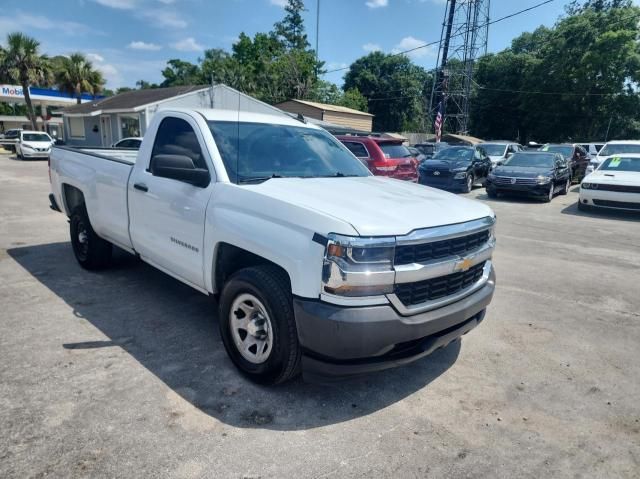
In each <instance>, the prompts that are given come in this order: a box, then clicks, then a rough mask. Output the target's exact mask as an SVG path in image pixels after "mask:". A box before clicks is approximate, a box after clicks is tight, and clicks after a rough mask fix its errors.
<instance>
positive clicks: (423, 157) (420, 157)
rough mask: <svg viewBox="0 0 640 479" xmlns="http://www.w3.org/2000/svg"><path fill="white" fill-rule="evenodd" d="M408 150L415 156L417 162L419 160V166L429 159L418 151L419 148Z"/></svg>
mask: <svg viewBox="0 0 640 479" xmlns="http://www.w3.org/2000/svg"><path fill="white" fill-rule="evenodd" d="M407 149H408V150H409V152H410V153H411V154H412V155H413V157H414V158H415V159H416V160H418V164H420V163H421V162H423V161H424V160H426V159H427V157H426V155H424V154H423V153H422V152H420V150H418V149H417V148H415V147H413V146H407Z"/></svg>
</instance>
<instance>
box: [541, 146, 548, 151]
mask: <svg viewBox="0 0 640 479" xmlns="http://www.w3.org/2000/svg"><path fill="white" fill-rule="evenodd" d="M540 151H549V145H544V146H543V147H542V148H540Z"/></svg>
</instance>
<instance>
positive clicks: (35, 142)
mask: <svg viewBox="0 0 640 479" xmlns="http://www.w3.org/2000/svg"><path fill="white" fill-rule="evenodd" d="M51 145H53V140H52V139H51V137H50V136H49V135H48V134H46V133H44V132H42V131H28V130H22V131H21V132H20V133H19V134H18V139H17V141H16V156H17V157H18V159H20V160H24V159H26V158H49V155H50V154H51Z"/></svg>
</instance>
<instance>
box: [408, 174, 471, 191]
mask: <svg viewBox="0 0 640 479" xmlns="http://www.w3.org/2000/svg"><path fill="white" fill-rule="evenodd" d="M419 183H420V184H421V185H425V186H430V187H431V188H438V189H441V190H456V191H457V190H463V189H464V188H465V186H466V185H467V178H466V177H464V178H459V179H454V177H453V173H452V174H451V175H450V176H447V177H445V178H442V179H441V178H438V177H435V176H432V175H428V174H425V173H421V174H420V179H419Z"/></svg>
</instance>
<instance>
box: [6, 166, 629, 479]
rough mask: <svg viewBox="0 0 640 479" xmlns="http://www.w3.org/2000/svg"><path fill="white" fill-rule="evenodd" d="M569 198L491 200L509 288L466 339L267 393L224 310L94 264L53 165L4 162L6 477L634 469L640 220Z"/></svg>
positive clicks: (168, 285) (169, 286) (606, 472)
mask: <svg viewBox="0 0 640 479" xmlns="http://www.w3.org/2000/svg"><path fill="white" fill-rule="evenodd" d="M575 190H576V188H574V191H572V192H571V193H570V194H569V195H568V196H559V197H557V198H556V199H554V201H553V202H552V203H550V204H542V203H538V202H535V201H527V200H508V199H501V200H497V201H491V206H492V207H493V208H494V209H495V211H496V213H497V215H498V228H497V230H498V231H497V234H498V242H499V244H498V248H497V251H496V253H495V257H494V259H495V264H496V268H497V273H498V288H497V291H496V295H495V298H494V301H493V303H492V305H491V306H490V308H489V311H488V314H487V318H486V320H485V321H484V322H483V323H482V324H481V326H480V327H478V328H477V329H476V330H474V331H472V332H471V333H470V334H469V335H467V336H465V337H464V339H463V340H462V342H456V343H454V344H452V345H450V346H449V347H448V348H446V349H444V350H440V351H438V352H436V353H435V354H433V355H431V356H429V357H427V358H424V359H422V360H420V361H417V362H415V363H413V364H411V365H409V366H406V367H403V368H400V369H395V370H391V371H386V372H383V373H378V374H374V375H370V376H367V377H364V378H360V379H358V380H349V381H344V382H340V383H337V384H333V385H330V386H327V385H324V386H323V385H313V384H305V383H303V382H302V381H299V380H298V381H295V382H292V383H290V384H287V385H284V386H281V387H277V388H272V389H268V388H262V387H258V386H255V385H253V384H251V383H249V382H247V381H246V380H244V379H243V378H241V377H240V376H239V374H238V373H237V372H236V371H235V370H234V368H233V366H232V365H231V363H230V361H229V360H228V359H227V357H226V354H225V352H224V349H223V347H222V344H221V342H220V338H219V335H218V331H217V319H216V314H215V302H214V301H213V300H212V299H210V298H207V297H205V296H203V295H201V294H200V293H198V292H195V291H193V290H191V289H189V288H188V287H187V286H184V285H182V284H181V283H179V282H177V281H175V280H173V279H171V278H169V277H167V276H165V275H164V274H162V273H160V272H158V271H156V270H154V269H153V268H151V267H149V266H147V265H145V264H144V263H142V262H139V261H137V260H135V259H134V258H133V257H130V256H128V255H126V254H125V253H121V254H117V255H116V258H115V265H114V267H113V268H112V269H110V270H108V271H105V272H102V273H99V274H96V273H89V272H86V271H83V270H81V269H80V267H79V266H78V265H77V264H76V262H75V260H74V258H73V255H72V252H71V247H70V245H69V242H68V226H67V223H66V219H65V218H64V216H62V215H60V214H58V213H54V212H53V211H51V210H49V208H48V200H47V193H48V191H49V186H48V179H47V164H46V162H41V161H31V162H19V161H16V160H15V159H14V158H13V157H10V156H9V155H6V154H4V155H0V299H1V303H0V307H1V309H0V311H1V312H0V318H1V319H0V354H1V356H0V357H1V358H2V361H1V362H0V431H2V434H0V477H3V478H10V477H16V478H24V477H45V476H49V477H87V476H91V477H178V478H181V477H232V478H233V477H237V478H241V477H247V478H258V477H309V478H311V477H318V478H320V477H402V478H411V477H504V478H512V477H531V478H539V477H572V478H573V477H606V478H614V477H640V406H639V405H638V399H639V398H640V347H639V345H640V274H639V273H638V271H640V218H639V217H638V216H627V215H621V214H583V213H579V212H578V211H577V209H576V199H577V192H576V191H575ZM469 196H472V197H475V198H478V199H479V200H480V201H488V200H487V198H486V195H485V194H484V190H483V189H476V190H474V191H473V192H472V193H471V194H470V195H469Z"/></svg>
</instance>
